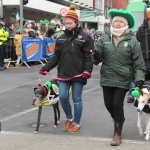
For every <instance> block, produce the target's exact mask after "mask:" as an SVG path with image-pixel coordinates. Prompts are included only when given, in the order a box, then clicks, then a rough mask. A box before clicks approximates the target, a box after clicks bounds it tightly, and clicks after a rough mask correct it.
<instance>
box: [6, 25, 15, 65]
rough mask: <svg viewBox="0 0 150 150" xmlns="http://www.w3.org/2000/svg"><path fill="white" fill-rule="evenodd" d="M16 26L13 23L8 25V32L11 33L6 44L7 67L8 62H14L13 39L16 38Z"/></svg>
mask: <svg viewBox="0 0 150 150" xmlns="http://www.w3.org/2000/svg"><path fill="white" fill-rule="evenodd" d="M13 29H14V25H13V24H12V23H8V24H7V25H6V31H7V32H8V33H9V37H8V40H7V42H6V51H5V67H6V66H7V65H8V61H10V60H14V57H15V53H14V52H15V50H14V46H13V38H14V35H15V34H14V31H13Z"/></svg>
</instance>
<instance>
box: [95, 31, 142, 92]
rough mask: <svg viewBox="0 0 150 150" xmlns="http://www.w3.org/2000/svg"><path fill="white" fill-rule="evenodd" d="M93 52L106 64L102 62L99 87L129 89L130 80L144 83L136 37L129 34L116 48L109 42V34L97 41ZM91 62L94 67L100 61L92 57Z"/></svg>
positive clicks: (140, 54) (139, 49)
mask: <svg viewBox="0 0 150 150" xmlns="http://www.w3.org/2000/svg"><path fill="white" fill-rule="evenodd" d="M94 50H96V51H99V52H100V53H101V56H102V59H103V61H105V62H106V63H107V64H105V63H104V62H103V63H102V66H101V69H100V73H101V77H100V85H101V86H111V87H119V88H124V89H129V88H130V85H131V80H132V79H133V81H135V82H137V81H145V63H144V59H143V55H142V51H141V48H140V45H139V44H138V41H137V40H136V37H135V36H133V35H132V33H131V32H130V33H128V34H127V35H126V37H125V38H124V39H123V40H121V41H120V42H119V43H118V45H117V47H116V46H115V44H114V41H113V39H112V42H111V36H110V34H106V35H104V36H103V37H101V39H100V40H98V42H97V43H96V44H95V47H94ZM92 61H93V63H94V64H95V65H98V64H99V63H100V62H101V60H95V59H94V57H93V55H92ZM108 66H109V67H110V68H112V69H113V70H114V71H115V72H117V73H119V74H121V75H122V76H120V75H118V74H117V73H115V72H114V71H112V70H111V69H110V68H109V67H108ZM124 76H125V77H124Z"/></svg>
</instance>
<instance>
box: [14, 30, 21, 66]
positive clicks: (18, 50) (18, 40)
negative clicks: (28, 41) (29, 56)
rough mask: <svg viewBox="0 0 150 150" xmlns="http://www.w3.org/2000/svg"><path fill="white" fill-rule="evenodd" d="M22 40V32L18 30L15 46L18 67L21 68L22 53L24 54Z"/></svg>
mask: <svg viewBox="0 0 150 150" xmlns="http://www.w3.org/2000/svg"><path fill="white" fill-rule="evenodd" d="M21 39H22V36H21V34H20V30H16V34H15V37H14V46H15V51H16V55H17V60H16V67H20V65H19V63H20V60H21V53H22V43H21Z"/></svg>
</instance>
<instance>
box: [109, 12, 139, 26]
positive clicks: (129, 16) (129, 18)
mask: <svg viewBox="0 0 150 150" xmlns="http://www.w3.org/2000/svg"><path fill="white" fill-rule="evenodd" d="M108 14H109V16H110V18H111V19H113V18H114V17H115V16H121V17H124V18H125V19H126V20H127V21H128V25H129V28H130V29H131V28H134V27H135V25H136V23H135V22H136V21H135V18H134V16H133V15H132V14H131V13H130V12H128V11H126V10H124V9H118V10H116V9H110V10H109V11H108Z"/></svg>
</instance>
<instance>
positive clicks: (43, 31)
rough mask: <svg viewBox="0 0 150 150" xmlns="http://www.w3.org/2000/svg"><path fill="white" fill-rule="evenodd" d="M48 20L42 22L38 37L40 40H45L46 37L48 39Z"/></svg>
mask: <svg viewBox="0 0 150 150" xmlns="http://www.w3.org/2000/svg"><path fill="white" fill-rule="evenodd" d="M48 23H49V22H48V20H46V19H45V20H44V21H42V22H41V26H40V34H39V35H38V36H39V38H41V40H44V37H46V33H47V31H48Z"/></svg>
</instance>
